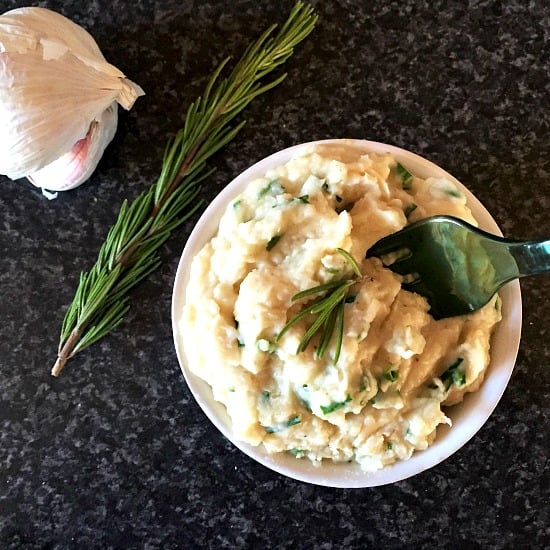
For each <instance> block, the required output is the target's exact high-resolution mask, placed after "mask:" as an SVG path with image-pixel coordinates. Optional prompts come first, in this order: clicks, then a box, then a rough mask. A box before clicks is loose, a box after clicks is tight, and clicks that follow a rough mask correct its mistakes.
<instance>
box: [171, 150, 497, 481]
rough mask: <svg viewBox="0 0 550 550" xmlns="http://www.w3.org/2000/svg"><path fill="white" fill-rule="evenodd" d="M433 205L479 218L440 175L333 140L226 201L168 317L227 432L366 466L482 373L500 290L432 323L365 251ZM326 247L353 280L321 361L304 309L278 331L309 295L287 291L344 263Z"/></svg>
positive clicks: (415, 440)
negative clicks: (176, 315)
mask: <svg viewBox="0 0 550 550" xmlns="http://www.w3.org/2000/svg"><path fill="white" fill-rule="evenodd" d="M436 214H448V215H452V216H457V217H459V218H462V219H465V220H467V221H469V222H470V223H473V224H476V221H475V220H474V219H473V217H472V214H471V212H470V210H469V208H468V206H467V205H466V198H465V196H464V194H463V193H462V192H461V190H460V189H458V188H457V186H456V185H454V184H453V183H452V182H451V181H449V180H447V179H440V178H427V179H422V178H419V177H416V176H414V175H412V174H410V173H409V172H408V170H407V169H406V166H402V165H400V164H399V163H398V162H396V160H395V159H394V157H393V156H391V155H390V154H374V153H369V154H365V152H364V151H359V150H357V149H354V148H353V147H346V146H345V143H344V144H340V145H328V144H324V145H315V146H312V147H310V148H309V149H307V150H305V151H301V152H300V153H299V154H298V155H297V156H295V157H294V158H292V159H291V160H290V161H289V162H288V163H286V164H284V165H283V166H279V167H277V168H275V169H271V170H269V171H268V172H267V173H266V174H265V175H264V176H263V177H260V178H258V179H255V180H254V181H251V182H250V184H249V185H248V186H247V187H246V189H245V190H244V192H243V193H241V194H240V195H239V196H238V197H237V198H235V199H234V200H232V202H231V203H230V204H228V206H227V209H226V211H225V213H224V215H223V217H222V219H221V221H220V224H219V229H218V232H217V234H216V235H215V236H214V237H213V238H212V239H211V240H210V241H209V242H208V243H207V244H206V245H205V246H204V248H202V250H201V251H200V252H199V253H198V254H197V255H196V256H195V258H194V259H193V262H192V265H191V270H190V279H189V283H188V285H187V288H186V296H185V305H184V308H183V311H182V312H181V318H180V320H179V322H178V328H179V331H180V333H181V338H182V341H183V345H184V349H185V356H186V360H187V363H188V367H189V369H190V370H191V371H192V372H193V373H194V374H195V375H197V376H198V377H200V378H201V379H203V380H205V381H206V382H207V383H208V384H209V385H210V386H211V388H212V392H213V396H214V399H215V400H216V401H219V402H221V403H222V404H223V405H224V406H225V407H226V409H227V412H228V415H229V417H230V418H231V422H232V430H233V433H234V436H235V437H236V439H238V440H241V441H243V442H246V443H248V444H251V445H263V446H264V447H265V449H266V450H267V452H268V453H281V452H286V453H291V454H293V455H294V456H295V457H296V459H302V460H307V459H309V460H311V461H312V462H313V463H314V464H321V462H322V461H323V460H332V461H347V462H357V463H358V464H359V465H360V466H361V468H362V469H363V470H365V471H374V470H377V469H380V468H383V467H385V466H387V465H389V464H392V463H394V462H395V461H396V460H404V459H407V458H409V457H410V456H411V455H412V453H414V452H415V451H417V450H422V449H426V448H427V447H428V445H430V443H432V442H433V441H434V438H435V437H436V428H437V426H438V425H440V424H450V420H449V418H448V417H447V416H446V414H445V408H446V407H447V406H450V405H453V404H455V403H458V402H460V401H461V400H462V398H463V396H464V394H465V393H466V392H471V391H475V390H476V389H477V388H478V387H479V386H480V384H481V383H482V381H483V378H484V375H485V372H486V369H487V367H488V364H489V351H490V341H491V334H492V332H493V329H494V327H495V325H496V324H497V323H498V322H499V320H500V319H501V312H500V299H499V297H498V296H495V298H494V299H493V300H492V301H491V302H490V303H488V304H487V305H486V306H485V307H483V308H482V309H481V310H479V311H477V312H475V313H472V314H469V315H466V316H461V317H454V318H450V319H443V320H439V321H436V320H434V319H433V318H432V317H431V316H430V314H429V312H428V310H429V306H428V304H427V302H426V300H425V298H423V297H421V296H419V295H417V294H414V293H411V292H407V291H405V290H403V289H402V288H401V280H400V277H399V276H397V275H395V274H394V273H392V272H391V271H390V270H389V269H387V268H385V267H384V266H383V264H382V262H381V261H380V260H379V259H377V258H370V259H368V260H367V259H364V258H365V252H366V250H367V249H368V248H369V247H370V246H371V245H372V244H374V243H375V242H376V241H377V240H378V239H380V238H381V237H383V236H385V235H388V234H390V233H393V232H395V231H398V230H399V229H401V228H403V227H404V226H405V225H406V224H407V223H409V222H412V221H415V220H418V219H421V218H425V217H427V216H432V215H436ZM338 248H341V249H344V250H345V251H347V252H349V254H351V255H352V256H353V257H354V258H355V259H356V261H357V263H358V264H359V266H360V270H361V274H362V277H361V278H360V279H359V280H358V281H357V282H356V283H355V284H354V285H353V287H351V289H350V291H349V294H348V298H347V299H346V304H345V306H344V323H343V327H344V330H343V336H342V343H341V351H340V354H339V356H338V359H337V361H334V357H335V353H336V342H335V340H336V337H335V336H333V338H332V340H331V342H330V344H329V345H328V347H327V349H326V352H325V353H324V354H323V356H322V357H318V356H317V354H316V340H315V338H314V339H313V340H312V342H311V345H309V346H308V347H307V348H306V349H305V350H304V351H302V352H300V353H297V348H298V346H299V345H300V342H301V339H302V338H303V336H304V334H305V332H306V331H307V329H308V328H309V327H310V326H311V323H312V320H313V319H312V318H309V316H306V317H304V318H303V319H301V320H300V321H299V322H297V323H295V324H294V325H293V326H292V327H291V328H290V329H288V330H287V331H286V332H285V333H284V335H283V336H282V337H281V338H279V339H278V335H279V333H280V332H281V330H282V328H283V327H284V326H285V325H286V323H287V322H288V321H289V319H291V318H292V317H293V316H295V315H296V314H297V313H299V312H300V311H301V310H302V309H303V307H304V305H305V304H306V303H307V300H302V301H293V300H292V297H293V296H294V295H295V294H296V293H298V292H300V291H303V290H306V289H309V288H312V287H314V286H317V285H320V284H323V283H327V282H330V281H333V280H339V279H343V278H346V277H348V278H349V277H350V275H352V272H351V267H350V265H349V263H348V262H347V261H346V259H345V258H344V257H343V255H342V254H340V253H338V251H337V249H338ZM434 269H437V266H434ZM311 299H313V298H311ZM317 344H318V341H317Z"/></svg>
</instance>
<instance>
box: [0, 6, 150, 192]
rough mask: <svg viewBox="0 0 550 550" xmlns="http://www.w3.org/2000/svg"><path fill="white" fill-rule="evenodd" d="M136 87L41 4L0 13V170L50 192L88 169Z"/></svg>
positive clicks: (84, 35)
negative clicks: (119, 111)
mask: <svg viewBox="0 0 550 550" xmlns="http://www.w3.org/2000/svg"><path fill="white" fill-rule="evenodd" d="M143 93H144V92H143V90H142V89H141V88H140V87H139V86H138V85H137V84H134V83H133V82H131V81H130V80H128V79H127V78H126V77H125V76H124V74H123V73H122V72H121V71H119V70H118V69H117V68H116V67H114V66H113V65H111V64H109V63H107V61H106V60H105V58H104V57H103V55H102V53H101V51H100V50H99V47H98V45H97V44H96V42H95V40H94V39H93V38H92V36H91V35H90V34H89V33H88V32H87V31H85V30H84V29H83V28H82V27H80V26H78V25H77V24H76V23H73V22H72V21H70V20H69V19H67V18H66V17H64V16H62V15H60V14H58V13H56V12H53V11H51V10H48V9H45V8H35V7H29V8H19V9H15V10H11V11H8V12H6V13H4V14H3V15H0V173H1V174H4V175H7V176H8V177H10V178H12V179H17V178H21V177H27V178H28V179H29V181H31V183H33V184H34V185H36V186H38V187H42V188H43V189H49V190H53V191H58V190H66V189H71V188H73V187H76V186H78V185H80V184H81V183H83V182H84V181H85V180H87V179H88V178H89V177H90V175H91V174H92V172H93V171H94V170H95V168H96V166H97V164H98V162H99V160H100V158H101V156H102V155H103V152H104V150H105V148H106V147H107V145H108V144H109V142H110V141H111V140H112V139H113V136H114V135H115V132H116V127H117V116H118V114H117V109H118V107H117V103H118V104H120V105H121V106H122V107H123V108H124V109H127V110H128V109H130V108H131V107H132V105H133V104H134V102H135V100H136V99H137V97H139V96H140V95H143Z"/></svg>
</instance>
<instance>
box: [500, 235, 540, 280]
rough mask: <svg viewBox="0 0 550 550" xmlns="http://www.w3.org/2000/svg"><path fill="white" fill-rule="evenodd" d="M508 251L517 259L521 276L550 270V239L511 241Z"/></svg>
mask: <svg viewBox="0 0 550 550" xmlns="http://www.w3.org/2000/svg"><path fill="white" fill-rule="evenodd" d="M508 251H509V252H510V254H511V255H512V256H513V257H514V260H515V261H516V264H517V266H518V276H519V277H525V276H526V275H537V274H539V273H548V272H549V271H550V239H542V240H538V241H524V242H511V243H510V244H509V245H508Z"/></svg>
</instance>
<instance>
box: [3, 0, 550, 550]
mask: <svg viewBox="0 0 550 550" xmlns="http://www.w3.org/2000/svg"><path fill="white" fill-rule="evenodd" d="M24 4H25V3H24V2H20V1H11V0H3V1H2V2H1V3H0V6H1V8H2V11H5V10H7V9H10V8H13V7H17V6H22V5H24ZM37 4H39V5H41V6H44V7H49V8H52V9H55V10H57V11H60V12H61V13H63V14H65V15H67V16H69V17H71V18H72V19H73V20H74V21H76V22H77V23H79V24H81V25H83V26H84V27H85V28H87V29H88V30H89V31H90V32H91V33H92V34H93V35H94V37H95V38H96V40H97V42H98V43H99V45H100V46H101V48H102V50H103V52H104V54H105V56H106V57H107V59H108V60H109V61H110V62H111V63H113V64H114V65H116V66H118V67H119V68H121V69H122V70H123V71H124V72H125V73H126V74H127V75H128V76H129V77H130V78H131V79H133V80H135V81H136V82H138V83H139V84H140V85H141V86H142V87H143V88H144V89H145V91H146V92H147V95H146V96H144V97H142V98H140V99H139V100H138V101H137V103H136V105H135V107H134V109H133V110H132V111H130V112H129V113H126V112H121V115H120V123H119V129H118V133H117V135H116V138H115V140H114V141H113V143H112V144H111V145H110V146H109V148H108V150H107V152H106V154H105V155H104V157H103V159H102V161H101V163H100V165H99V167H98V169H97V171H96V172H95V174H94V176H93V177H92V179H91V180H90V181H89V182H88V183H86V184H85V185H83V186H81V187H79V188H78V189H76V190H74V191H70V192H66V193H62V194H60V196H59V197H58V198H57V199H56V200H52V201H49V200H47V199H46V198H44V197H43V196H42V195H41V193H40V191H39V190H37V189H35V188H34V187H32V186H31V185H30V184H28V183H27V182H26V181H24V180H20V181H17V182H13V181H10V180H8V179H7V178H5V177H2V179H1V181H0V184H1V186H2V193H1V194H0V211H1V213H0V251H1V257H0V266H1V267H0V374H1V378H0V380H1V382H0V547H1V548H10V549H11V548H86V549H87V548H148V549H152V548H200V547H205V548H319V549H326V550H328V549H331V548H407V549H409V548H449V549H453V548H511V549H512V548H513V549H522V548H544V547H546V548H548V547H549V546H550V530H549V529H550V522H549V510H550V506H549V502H548V497H549V487H548V481H549V467H548V437H549V434H550V421H549V411H550V409H549V405H548V402H549V398H550V395H549V394H550V391H549V390H550V383H549V380H550V370H549V344H548V342H549V336H548V318H549V317H550V307H549V300H548V297H549V290H550V279H549V278H548V277H547V276H546V277H545V276H543V277H539V278H531V279H526V280H524V282H523V283H522V291H523V301H524V326H523V339H522V344H521V349H520V351H519V356H518V360H517V366H516V368H515V371H514V373H513V375H512V378H511V381H510V384H509V387H508V389H507V390H506V392H505V394H504V396H503V398H502V400H501V402H500V403H499V405H498V407H497V408H496V410H495V412H494V413H493V415H492V416H491V418H490V419H489V421H488V422H487V423H486V424H485V426H484V427H483V428H482V429H481V430H480V431H479V432H478V434H477V435H476V436H475V437H474V438H473V439H472V440H471V441H470V442H469V443H467V444H466V445H465V446H464V447H463V448H462V449H461V450H460V451H459V452H457V453H456V454H455V455H453V456H452V457H450V458H449V459H448V460H446V461H445V462H443V463H442V464H440V465H438V466H437V467H435V468H433V469H432V470H430V471H428V472H425V473H423V474H421V475H418V476H415V477H413V478H410V479H408V480H406V481H403V482H399V483H396V484H393V485H389V486H383V487H379V488H373V489H354V490H338V489H331V488H323V487H317V486H312V485H308V484H304V483H301V482H297V481H294V480H292V479H288V478H285V477H282V476H280V475H278V474H276V473H273V472H271V471H270V470H268V469H266V468H264V467H263V466H261V465H259V464H257V463H255V462H253V461H252V460H250V459H248V458H247V457H246V456H245V455H243V454H242V453H241V452H240V451H239V450H237V449H235V448H234V447H233V446H232V445H231V444H230V443H229V442H227V441H226V440H225V439H224V438H223V437H222V436H221V435H220V434H219V433H218V431H217V430H216V429H215V428H214V426H213V425H211V423H210V422H209V421H208V420H207V419H206V417H205V416H204V414H203V413H202V412H201V410H200V409H199V407H198V406H197V405H196V403H195V401H194V399H193V398H192V396H191V394H190V392H189V390H188V389H187V386H186V384H185V382H184V379H183V377H182V375H181V372H180V369H179V366H178V363H177V359H176V354H175V351H174V348H173V344H172V332H171V321H170V302H171V290H172V284H173V280H174V275H175V272H176V267H177V263H178V259H179V256H180V254H181V251H182V249H183V246H184V244H185V242H186V238H187V237H188V235H189V232H190V230H191V228H192V226H193V223H194V222H196V220H197V218H198V215H196V216H194V217H193V219H192V220H190V221H189V222H188V223H186V225H185V226H184V227H182V228H181V229H179V230H177V231H176V232H175V233H174V234H173V235H172V237H171V238H170V240H169V241H168V243H167V244H166V245H165V246H164V247H163V249H162V259H163V264H162V267H161V268H160V269H159V270H158V271H157V272H155V273H154V274H153V275H152V276H150V277H149V278H148V279H147V281H145V282H144V283H143V284H141V285H140V286H139V287H138V288H137V289H136V290H135V292H133V294H132V309H131V311H130V313H129V314H128V316H127V317H126V320H125V321H124V323H123V324H122V325H121V326H120V328H119V329H118V330H116V331H115V332H113V333H111V334H110V335H109V336H108V337H106V338H105V339H103V340H102V341H100V342H99V343H97V344H95V345H94V346H92V347H91V348H88V350H86V351H84V352H82V354H80V355H79V356H77V357H76V358H75V359H74V360H73V361H72V363H70V364H69V366H68V367H67V368H66V370H65V371H64V372H63V374H62V375H61V377H60V378H58V379H55V378H53V377H52V376H50V374H49V372H50V368H51V365H52V363H53V360H54V359H55V354H56V347H57V340H58V333H59V328H60V324H61V320H62V318H63V315H64V312H65V309H66V307H67V305H68V304H69V302H70V300H71V299H72V296H73V293H74V290H75V287H76V282H77V278H78V274H79V272H80V271H81V270H87V269H88V268H89V267H90V266H91V265H92V264H93V262H94V260H95V258H96V255H97V251H98V248H99V246H100V244H101V242H102V241H103V239H104V237H105V235H106V232H107V230H108V228H109V227H110V226H111V224H112V223H113V221H114V220H115V216H116V214H117V212H118V208H119V206H120V204H121V202H122V200H123V199H124V198H130V199H131V198H133V197H135V196H136V195H137V194H138V193H140V192H141V191H143V190H145V189H146V188H147V187H148V185H149V184H150V183H151V182H153V181H154V180H155V178H156V176H157V174H158V172H159V167H160V163H161V158H162V153H163V149H164V144H165V142H166V139H167V137H168V136H170V135H172V134H173V133H174V132H175V131H176V130H177V129H178V128H179V127H180V125H181V122H182V116H183V113H184V112H185V110H186V108H187V106H188V105H189V103H190V102H191V101H192V100H193V99H194V98H195V97H196V96H197V95H198V94H199V93H200V92H201V90H202V89H203V87H204V85H205V83H206V80H207V78H208V76H209V74H210V73H211V72H212V70H213V69H214V67H215V65H216V64H217V63H218V62H219V61H220V60H221V59H222V58H224V57H225V56H226V55H233V56H234V57H236V56H238V55H239V54H240V53H241V52H242V50H243V49H244V48H245V46H246V45H247V44H249V43H250V42H251V41H252V40H253V39H254V38H256V37H257V36H258V35H259V34H260V32H261V31H263V30H264V29H265V28H266V27H267V26H268V25H269V24H270V23H272V22H276V21H282V20H284V18H285V16H286V14H287V13H288V11H289V10H290V8H291V6H292V4H293V2H292V0H289V1H287V0H284V1H281V2H264V1H261V2H253V1H247V0H236V1H233V2H224V1H214V0H208V1H206V2H200V1H191V0H177V1H176V0H155V1H154V0H131V1H130V0H113V1H111V0H109V1H108V0H94V1H82V0H78V1H77V0H69V1H60V0H44V1H41V2H38V3H37ZM313 4H314V5H315V6H316V9H317V11H318V14H319V16H320V19H319V23H318V26H317V29H316V31H315V32H314V34H313V35H311V36H310V38H309V39H308V40H307V41H306V42H305V43H304V44H303V45H301V46H300V47H298V49H297V51H296V53H295V55H294V56H293V57H292V58H291V59H290V60H289V62H288V63H287V65H286V70H287V71H288V79H287V80H286V81H285V82H284V83H283V84H282V85H281V86H279V87H278V88H276V89H275V90H272V91H271V92H270V93H268V94H267V95H264V96H262V97H259V98H257V99H256V100H255V101H254V102H253V103H252V105H251V106H250V107H249V108H248V110H247V111H246V115H245V118H246V119H247V120H248V123H247V125H246V127H245V128H244V130H243V131H242V132H241V133H240V134H239V136H238V137H237V138H236V139H235V141H234V142H233V143H232V144H231V145H230V146H228V147H227V148H226V149H225V150H224V151H223V152H222V153H221V154H218V155H217V156H216V157H215V159H214V161H213V163H212V165H213V166H215V167H216V168H217V171H216V173H215V175H214V176H212V177H211V178H210V179H209V180H208V182H207V184H206V187H205V190H204V193H203V194H204V197H205V198H206V199H207V200H210V199H212V197H214V196H215V194H216V192H217V191H218V190H219V189H220V188H221V187H222V186H223V185H224V184H225V183H227V182H229V181H230V180H231V179H232V178H233V177H234V176H236V175H237V174H238V173H239V172H240V171H241V170H243V169H244V168H246V167H247V166H248V165H250V164H252V163H254V162H255V161H257V160H259V159H261V158H263V157H264V156H266V155H268V154H270V153H272V152H274V151H276V150H278V149H281V148H284V147H287V146H290V145H294V144H297V143H300V142H304V141H309V140H314V139H322V138H330V137H353V138H367V139H371V140H376V141H381V142H386V143H390V144H393V145H397V146H400V147H404V148H406V149H409V150H412V151H414V152H416V153H419V154H421V155H423V156H425V157H427V158H429V159H431V160H432V161H434V162H436V163H438V164H440V165H441V166H443V167H444V168H445V169H447V170H448V171H449V172H451V173H452V174H453V175H455V176H456V177H457V178H458V179H459V180H461V181H462V182H463V183H465V184H466V185H467V186H468V187H469V188H470V189H471V190H472V191H473V192H474V193H475V194H476V195H477V196H478V197H479V199H480V200H481V201H482V202H483V203H484V204H485V205H486V206H487V208H488V209H489V210H490V212H491V213H492V214H493V216H494V217H495V219H496V220H497V222H498V223H499V225H500V226H501V228H502V230H503V232H504V233H505V234H506V235H507V236H510V237H517V238H536V237H543V236H548V235H550V221H549V217H548V212H549V209H550V200H549V194H550V193H549V192H550V149H549V137H550V104H549V103H550V102H549V98H550V80H549V76H548V71H549V69H550V45H549V28H550V4H549V3H548V2H546V1H545V0H532V1H529V2H526V1H524V0H507V1H496V0H495V1H488V0H470V1H466V0H464V1H463V0H460V1H459V0H449V1H434V2H428V1H426V0H424V1H413V0H401V1H390V2H388V1H386V0H379V1H365V2H352V1H346V0H342V1H335V0H326V1H315V2H313Z"/></svg>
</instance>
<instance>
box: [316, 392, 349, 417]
mask: <svg viewBox="0 0 550 550" xmlns="http://www.w3.org/2000/svg"><path fill="white" fill-rule="evenodd" d="M350 401H351V396H350V395H348V396H347V397H346V399H345V400H344V401H333V402H332V403H331V404H330V405H321V411H323V414H330V413H331V412H334V411H337V410H338V409H341V408H342V407H344V406H345V405H346V404H347V403H349V402H350Z"/></svg>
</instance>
